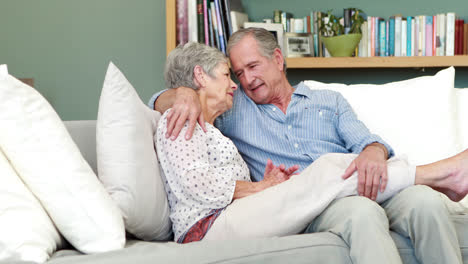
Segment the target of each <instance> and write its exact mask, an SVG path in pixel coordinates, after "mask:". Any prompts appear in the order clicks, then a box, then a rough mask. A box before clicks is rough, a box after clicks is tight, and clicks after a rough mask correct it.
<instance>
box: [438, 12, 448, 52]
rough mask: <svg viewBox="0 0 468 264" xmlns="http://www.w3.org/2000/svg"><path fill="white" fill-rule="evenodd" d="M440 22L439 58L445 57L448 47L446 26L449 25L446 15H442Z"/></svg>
mask: <svg viewBox="0 0 468 264" xmlns="http://www.w3.org/2000/svg"><path fill="white" fill-rule="evenodd" d="M438 21H439V22H440V32H439V34H438V35H439V41H440V50H439V56H445V54H446V53H445V47H446V40H447V37H446V24H447V16H446V15H445V14H440V17H439V20H438Z"/></svg>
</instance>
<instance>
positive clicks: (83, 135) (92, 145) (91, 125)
mask: <svg viewBox="0 0 468 264" xmlns="http://www.w3.org/2000/svg"><path fill="white" fill-rule="evenodd" d="M64 124H65V126H66V127H67V130H68V132H69V133H70V135H71V137H72V138H73V140H74V141H75V143H76V145H77V146H78V148H79V149H80V151H81V154H82V155H83V157H84V158H85V160H86V161H87V162H88V164H89V165H90V166H91V168H92V169H93V171H94V173H96V175H97V159H96V120H78V121H64Z"/></svg>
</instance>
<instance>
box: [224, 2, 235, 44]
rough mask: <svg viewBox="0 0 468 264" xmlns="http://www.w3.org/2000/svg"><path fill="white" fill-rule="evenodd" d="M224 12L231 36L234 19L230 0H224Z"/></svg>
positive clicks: (228, 33) (228, 32) (228, 34)
mask: <svg viewBox="0 0 468 264" xmlns="http://www.w3.org/2000/svg"><path fill="white" fill-rule="evenodd" d="M224 12H225V17H226V22H227V36H231V35H232V33H234V32H233V31H232V20H231V6H230V2H229V0H224Z"/></svg>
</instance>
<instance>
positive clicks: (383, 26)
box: [379, 19, 387, 57]
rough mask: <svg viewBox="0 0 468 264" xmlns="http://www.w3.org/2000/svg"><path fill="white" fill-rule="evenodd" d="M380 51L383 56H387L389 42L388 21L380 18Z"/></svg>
mask: <svg viewBox="0 0 468 264" xmlns="http://www.w3.org/2000/svg"><path fill="white" fill-rule="evenodd" d="M379 31H380V32H379V46H380V49H379V53H380V56H381V57H385V49H386V46H387V45H386V44H387V23H386V22H385V20H383V19H382V20H379Z"/></svg>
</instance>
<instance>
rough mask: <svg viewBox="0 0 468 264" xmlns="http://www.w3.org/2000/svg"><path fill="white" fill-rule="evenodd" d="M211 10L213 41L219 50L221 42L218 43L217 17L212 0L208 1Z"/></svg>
mask: <svg viewBox="0 0 468 264" xmlns="http://www.w3.org/2000/svg"><path fill="white" fill-rule="evenodd" d="M210 10H211V22H212V23H213V31H214V32H213V34H214V36H213V41H214V42H215V43H216V48H218V49H219V50H221V43H219V32H218V19H217V17H216V8H215V4H214V2H210Z"/></svg>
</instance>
